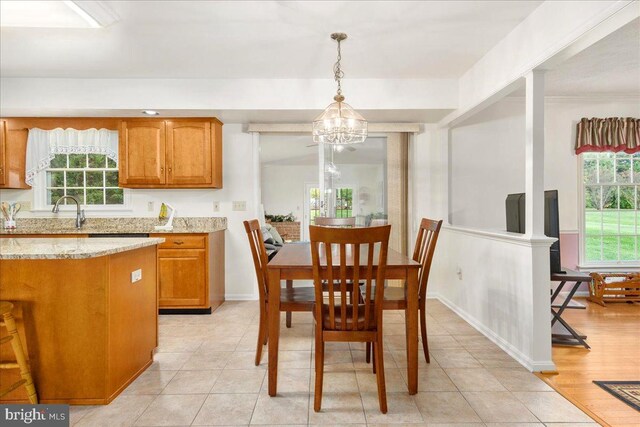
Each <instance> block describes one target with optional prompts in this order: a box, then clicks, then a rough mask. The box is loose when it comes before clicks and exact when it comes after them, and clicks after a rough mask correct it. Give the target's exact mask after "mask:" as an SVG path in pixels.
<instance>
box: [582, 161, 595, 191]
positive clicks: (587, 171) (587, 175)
mask: <svg viewBox="0 0 640 427" xmlns="http://www.w3.org/2000/svg"><path fill="white" fill-rule="evenodd" d="M582 175H583V176H584V183H585V184H596V183H597V182H598V159H597V158H596V157H594V156H589V157H586V155H585V158H584V161H583V168H582Z"/></svg>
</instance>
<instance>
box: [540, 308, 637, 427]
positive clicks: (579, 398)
mask: <svg viewBox="0 0 640 427" xmlns="http://www.w3.org/2000/svg"><path fill="white" fill-rule="evenodd" d="M578 300H579V301H580V302H581V303H584V304H585V305H586V306H587V309H586V310H567V311H565V313H563V318H564V319H566V320H567V321H568V322H569V324H570V325H572V326H573V327H574V328H575V329H577V330H578V331H580V332H582V333H584V334H585V335H587V343H588V344H589V345H590V346H591V350H586V349H584V348H582V347H579V346H575V347H574V346H571V347H569V346H558V345H554V347H553V361H554V362H555V364H556V366H557V368H558V374H557V375H553V374H543V375H540V376H541V377H542V378H544V379H545V380H546V381H547V382H548V383H549V384H550V385H551V386H552V387H553V388H555V389H556V390H557V391H558V392H560V393H561V394H562V395H563V396H565V397H566V398H567V399H569V400H571V401H573V402H574V403H575V404H576V405H578V406H579V407H581V408H584V409H586V410H588V411H590V412H591V413H592V414H594V415H596V416H597V417H598V418H600V420H601V421H602V423H604V425H611V426H636V427H637V426H639V425H640V412H638V411H636V410H634V409H633V408H631V407H630V406H628V405H626V404H625V403H624V402H622V401H620V400H618V399H616V398H615V397H613V396H611V395H610V394H609V393H607V392H606V391H604V390H602V389H601V388H600V387H598V386H597V385H595V384H593V381H594V380H612V381H614V380H618V381H640V304H638V303H634V304H628V303H616V304H607V306H606V307H601V306H599V305H597V304H594V303H590V302H587V301H586V299H578Z"/></svg>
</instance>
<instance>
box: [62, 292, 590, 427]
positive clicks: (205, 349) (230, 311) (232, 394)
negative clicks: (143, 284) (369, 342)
mask: <svg viewBox="0 0 640 427" xmlns="http://www.w3.org/2000/svg"><path fill="white" fill-rule="evenodd" d="M427 304H428V308H427V311H428V313H429V315H428V320H427V321H428V328H429V346H430V350H431V356H432V357H431V363H430V364H427V363H426V362H425V361H424V358H423V356H422V353H420V359H419V360H420V370H419V383H418V387H419V393H418V394H417V395H415V396H409V394H408V393H407V386H406V376H407V373H406V365H407V364H406V353H405V339H404V315H403V313H401V312H398V311H390V312H385V314H384V323H385V328H384V330H385V346H386V352H385V355H384V357H385V373H386V384H387V391H388V394H387V399H388V406H389V412H388V413H387V414H385V415H383V414H381V413H380V411H379V409H378V398H377V394H376V390H377V389H376V382H375V376H374V374H373V373H372V372H371V366H370V365H368V364H366V363H365V356H364V354H365V352H364V346H363V344H348V343H330V344H327V347H326V349H327V354H326V359H325V363H326V366H325V372H326V373H325V376H324V394H323V401H322V408H323V409H322V411H321V412H320V413H315V412H314V411H313V397H314V396H313V388H314V386H313V385H314V379H315V374H314V370H313V366H314V365H313V358H314V356H313V338H312V337H313V324H312V322H313V319H312V316H311V314H310V313H294V314H293V327H292V328H291V329H287V328H285V326H284V314H283V322H282V329H281V337H280V349H281V350H280V357H279V359H280V360H279V369H278V396H277V397H275V398H272V397H269V396H268V394H267V376H266V368H267V354H266V347H265V353H264V354H263V357H262V363H261V364H260V366H255V365H254V356H255V345H256V340H257V334H258V303H257V302H255V301H251V302H227V303H225V304H224V305H222V306H221V307H220V308H219V309H218V310H217V311H216V312H215V313H213V314H212V315H210V316H195V315H194V316H187V315H176V316H169V315H165V316H160V321H159V324H160V345H159V347H158V351H157V353H156V355H155V359H154V363H153V365H152V366H151V367H150V368H149V369H148V370H147V371H146V372H144V373H143V374H142V375H141V376H140V377H139V378H138V379H137V380H136V381H135V382H134V383H132V384H131V385H130V386H129V387H128V388H127V389H126V390H125V392H124V393H122V395H120V396H119V397H118V398H116V399H115V400H114V401H113V402H112V403H111V404H110V405H106V406H74V407H72V408H71V424H72V425H74V426H188V425H195V426H213V425H218V426H219V425H284V424H286V425H309V424H325V425H339V424H349V425H352V426H357V425H378V426H383V425H387V424H396V425H398V424H412V425H416V424H417V425H420V424H421V425H430V426H432V425H433V426H441V427H444V426H467V427H471V426H501V427H510V426H529V427H534V426H543V425H546V426H563V427H573V426H584V427H586V426H589V425H595V424H594V423H593V421H592V420H591V419H590V418H589V417H588V416H586V415H585V414H584V413H582V412H581V411H580V410H579V409H577V408H576V407H575V406H573V405H572V404H571V403H569V402H568V401H567V400H565V399H564V398H563V397H562V396H560V395H559V394H557V393H556V392H555V391H553V390H552V389H551V388H549V387H548V386H547V385H546V384H545V383H544V382H542V381H541V380H540V379H538V378H537V377H536V376H535V375H533V374H531V373H529V372H528V371H527V370H525V369H524V368H523V367H522V366H520V364H518V363H517V362H516V361H515V360H513V359H512V358H511V357H509V355H507V354H506V353H504V352H503V351H502V350H500V349H499V348H498V347H497V346H495V345H494V344H493V343H492V342H491V341H489V340H488V339H487V338H485V337H484V336H483V335H481V334H480V333H478V332H477V331H476V330H475V329H473V328H472V327H471V326H469V325H468V324H467V323H466V322H464V321H463V320H462V319H460V318H459V317H458V316H457V315H456V314H455V313H453V312H452V311H451V310H449V309H448V308H447V307H445V306H444V305H443V304H441V303H440V302H438V301H436V300H429V301H428V303H427Z"/></svg>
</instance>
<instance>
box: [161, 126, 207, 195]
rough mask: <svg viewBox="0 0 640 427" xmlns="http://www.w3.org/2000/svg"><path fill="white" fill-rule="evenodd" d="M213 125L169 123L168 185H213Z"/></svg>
mask: <svg viewBox="0 0 640 427" xmlns="http://www.w3.org/2000/svg"><path fill="white" fill-rule="evenodd" d="M212 152H213V150H212V144H211V123H210V122H182V121H167V183H168V184H169V185H171V184H175V185H208V184H211V183H212V181H213V172H212V168H211V164H212V160H213V154H212Z"/></svg>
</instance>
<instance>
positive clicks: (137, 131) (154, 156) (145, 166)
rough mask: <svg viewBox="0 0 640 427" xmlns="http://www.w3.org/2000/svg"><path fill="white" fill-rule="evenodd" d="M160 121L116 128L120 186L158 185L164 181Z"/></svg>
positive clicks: (162, 142)
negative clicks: (118, 142) (118, 131)
mask: <svg viewBox="0 0 640 427" xmlns="http://www.w3.org/2000/svg"><path fill="white" fill-rule="evenodd" d="M164 150H165V125H164V121H162V120H158V121H150V120H145V121H142V120H141V121H123V122H122V125H121V128H120V152H119V157H120V159H119V161H120V165H119V167H118V169H119V179H120V185H123V186H126V185H151V186H153V185H162V184H164V183H165V182H166V179H165V151H164Z"/></svg>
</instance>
